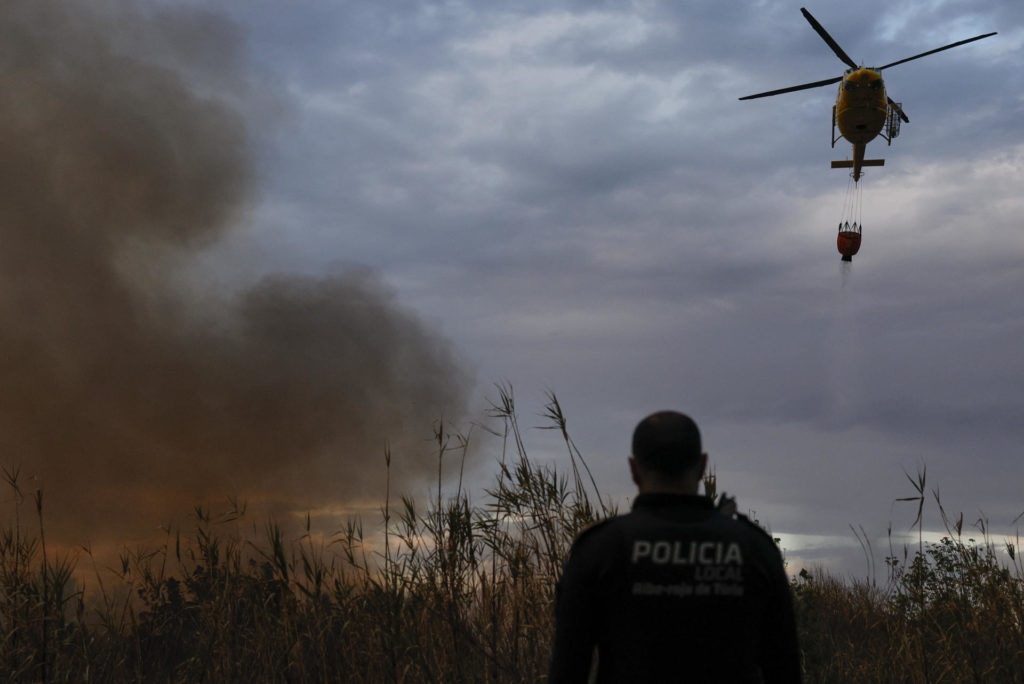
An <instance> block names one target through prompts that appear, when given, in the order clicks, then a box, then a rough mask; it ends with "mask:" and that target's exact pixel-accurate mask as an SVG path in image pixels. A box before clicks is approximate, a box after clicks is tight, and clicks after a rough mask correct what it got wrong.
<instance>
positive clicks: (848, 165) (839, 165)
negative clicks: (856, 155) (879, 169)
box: [832, 159, 885, 169]
mask: <svg viewBox="0 0 1024 684" xmlns="http://www.w3.org/2000/svg"><path fill="white" fill-rule="evenodd" d="M860 165H861V166H885V160H884V159H865V160H864V161H862V162H861V163H860ZM832 168H833V169H852V168H853V160H852V159H844V160H843V161H834V162H832Z"/></svg>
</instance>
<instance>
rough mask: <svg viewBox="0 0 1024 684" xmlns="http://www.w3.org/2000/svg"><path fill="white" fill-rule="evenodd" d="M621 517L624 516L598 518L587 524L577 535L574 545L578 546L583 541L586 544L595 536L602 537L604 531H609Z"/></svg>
mask: <svg viewBox="0 0 1024 684" xmlns="http://www.w3.org/2000/svg"><path fill="white" fill-rule="evenodd" d="M621 517H622V516H612V517H610V518H604V519H603V520H596V521H594V522H592V523H590V524H589V525H587V526H585V527H584V528H583V529H582V530H580V531H579V533H578V534H577V535H576V539H575V541H574V542H573V546H578V545H579V544H581V543H584V544H585V543H587V542H588V541H590V540H591V539H593V538H596V537H600V536H601V534H602V533H603V532H607V531H608V530H609V529H610V528H611V527H612V523H614V522H615V521H616V520H618V519H619V518H621Z"/></svg>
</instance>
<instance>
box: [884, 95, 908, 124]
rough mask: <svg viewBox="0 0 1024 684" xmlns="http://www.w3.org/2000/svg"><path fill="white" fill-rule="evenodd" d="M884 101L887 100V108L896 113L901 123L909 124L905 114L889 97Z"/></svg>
mask: <svg viewBox="0 0 1024 684" xmlns="http://www.w3.org/2000/svg"><path fill="white" fill-rule="evenodd" d="M886 99H887V100H889V106H890V107H892V108H893V109H894V110H895V111H896V113H897V114H899V115H900V118H901V119H903V123H910V119H909V118H908V117H907V115H906V114H904V113H903V108H902V107H900V105H899V103H898V102H893V101H892V98H891V97H888V98H886Z"/></svg>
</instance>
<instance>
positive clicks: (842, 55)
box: [800, 7, 857, 69]
mask: <svg viewBox="0 0 1024 684" xmlns="http://www.w3.org/2000/svg"><path fill="white" fill-rule="evenodd" d="M800 11H801V12H803V15H804V18H805V19H807V21H809V22H810V24H811V28H813V29H814V30H815V31H817V32H818V35H819V36H821V37H822V39H823V40H824V41H825V42H826V43H828V46H829V47H830V48H832V52H834V53H836V56H837V57H838V58H839V59H841V60H843V62H845V63H846V66H848V67H852V68H854V69H856V68H857V63H856V62H854V61H853V60H852V59H850V56H849V55H848V54H846V53H845V52H843V48H841V47H839V43H837V42H836V41H835V39H834V38H833V37H832V36H830V35H828V31H826V30H825V27H824V26H822V25H821V24H819V23H818V20H817V19H815V18H814V17H812V16H811V13H810V12H808V11H807V10H806V9H804V8H803V7H801V8H800Z"/></svg>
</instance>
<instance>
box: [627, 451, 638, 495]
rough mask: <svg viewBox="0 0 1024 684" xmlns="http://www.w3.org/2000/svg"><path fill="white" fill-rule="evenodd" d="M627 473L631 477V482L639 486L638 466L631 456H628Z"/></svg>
mask: <svg viewBox="0 0 1024 684" xmlns="http://www.w3.org/2000/svg"><path fill="white" fill-rule="evenodd" d="M629 474H630V475H631V476H632V478H633V484H635V485H636V486H637V487H639V486H640V473H639V466H638V465H637V462H636V459H635V458H633V457H632V456H630V457H629Z"/></svg>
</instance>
